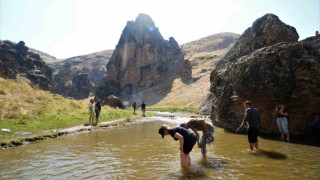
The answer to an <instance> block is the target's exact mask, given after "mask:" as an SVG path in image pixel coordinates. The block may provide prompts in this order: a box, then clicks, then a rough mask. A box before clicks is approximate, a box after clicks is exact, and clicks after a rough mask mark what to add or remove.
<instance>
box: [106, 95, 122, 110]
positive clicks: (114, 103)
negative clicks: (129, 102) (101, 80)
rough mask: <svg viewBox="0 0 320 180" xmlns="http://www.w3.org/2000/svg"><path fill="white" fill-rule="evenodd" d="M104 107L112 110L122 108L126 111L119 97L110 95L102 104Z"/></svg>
mask: <svg viewBox="0 0 320 180" xmlns="http://www.w3.org/2000/svg"><path fill="white" fill-rule="evenodd" d="M102 104H103V105H107V106H110V107H112V108H120V109H125V108H126V107H125V105H123V103H122V101H121V100H120V99H119V98H118V97H117V96H113V95H110V96H108V97H107V98H106V99H105V100H104V101H103V103H102Z"/></svg>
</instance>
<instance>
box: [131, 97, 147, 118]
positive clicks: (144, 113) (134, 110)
mask: <svg viewBox="0 0 320 180" xmlns="http://www.w3.org/2000/svg"><path fill="white" fill-rule="evenodd" d="M146 106H147V105H146V104H145V103H144V102H142V104H141V111H142V115H143V116H145V115H146ZM132 108H133V114H136V110H137V108H138V105H137V102H136V101H133V103H132Z"/></svg>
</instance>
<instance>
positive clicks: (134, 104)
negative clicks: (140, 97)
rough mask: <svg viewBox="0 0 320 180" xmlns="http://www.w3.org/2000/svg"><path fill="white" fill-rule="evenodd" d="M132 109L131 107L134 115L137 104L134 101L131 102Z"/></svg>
mask: <svg viewBox="0 0 320 180" xmlns="http://www.w3.org/2000/svg"><path fill="white" fill-rule="evenodd" d="M132 107H133V114H136V109H137V103H136V101H133V103H132Z"/></svg>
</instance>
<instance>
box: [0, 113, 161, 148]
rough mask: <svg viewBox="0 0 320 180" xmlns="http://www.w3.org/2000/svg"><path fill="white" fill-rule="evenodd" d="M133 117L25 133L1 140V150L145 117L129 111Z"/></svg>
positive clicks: (149, 114)
mask: <svg viewBox="0 0 320 180" xmlns="http://www.w3.org/2000/svg"><path fill="white" fill-rule="evenodd" d="M128 112H129V113H130V114H132V115H131V116H127V117H122V118H119V119H108V120H103V119H100V122H101V123H99V124H89V123H85V124H81V125H77V126H72V127H68V128H62V129H52V130H43V131H40V132H38V133H35V134H28V132H25V135H24V137H21V135H20V137H16V138H12V139H10V140H1V142H0V148H1V149H2V148H8V147H14V146H19V145H22V144H24V143H28V142H33V141H38V140H44V139H48V138H56V137H59V136H63V135H67V134H72V133H76V132H82V131H92V130H94V129H99V128H106V127H110V126H120V125H125V124H126V123H131V122H134V121H135V120H137V119H141V118H143V117H145V116H142V113H141V112H137V113H136V114H133V113H132V111H128ZM155 114H156V113H154V112H146V117H150V116H153V115H155Z"/></svg>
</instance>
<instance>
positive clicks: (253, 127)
mask: <svg viewBox="0 0 320 180" xmlns="http://www.w3.org/2000/svg"><path fill="white" fill-rule="evenodd" d="M243 106H244V107H245V108H246V111H245V115H244V119H243V121H242V123H241V126H244V125H245V122H246V123H247V126H248V130H247V132H248V141H249V147H250V150H251V151H253V147H255V148H256V149H257V150H258V133H259V130H260V128H261V118H260V113H259V111H258V110H257V109H256V108H254V107H252V103H251V101H246V102H245V103H244V104H243Z"/></svg>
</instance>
